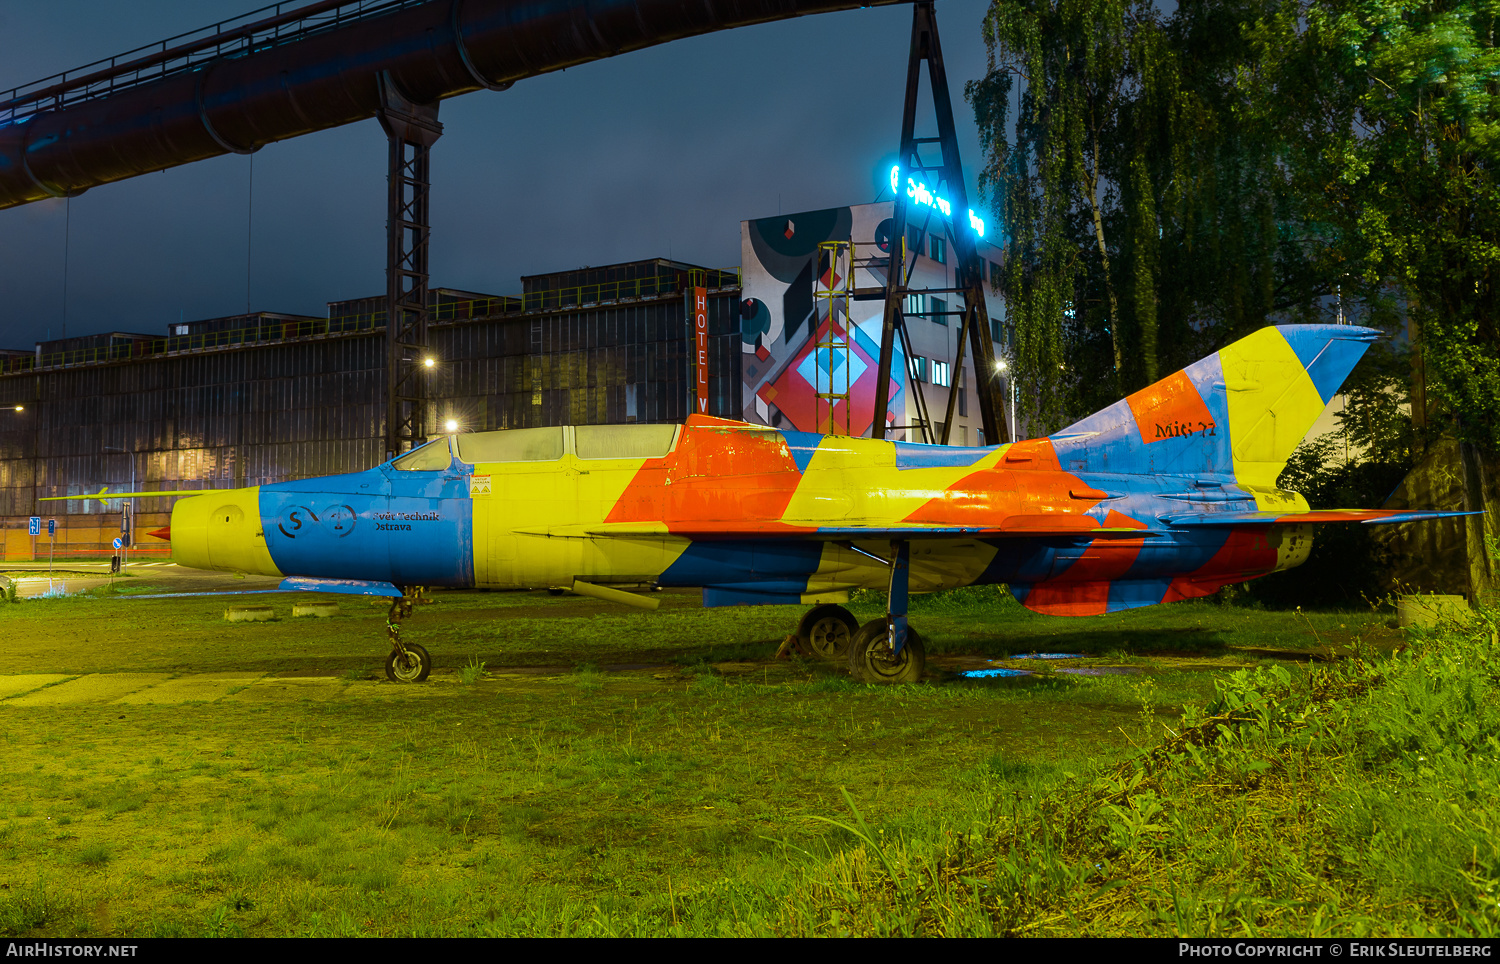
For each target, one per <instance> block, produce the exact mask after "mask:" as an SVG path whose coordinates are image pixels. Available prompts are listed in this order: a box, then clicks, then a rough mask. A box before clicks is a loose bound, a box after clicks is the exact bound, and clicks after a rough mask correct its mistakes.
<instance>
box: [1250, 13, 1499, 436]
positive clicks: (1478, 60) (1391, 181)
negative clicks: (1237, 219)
mask: <svg viewBox="0 0 1500 964" xmlns="http://www.w3.org/2000/svg"><path fill="white" fill-rule="evenodd" d="M1497 15H1500V3H1497V2H1495V0H1359V2H1355V0H1284V2H1283V3H1282V4H1281V5H1280V7H1279V8H1277V9H1275V10H1274V11H1272V12H1271V13H1270V15H1268V16H1266V17H1264V18H1262V19H1261V20H1259V21H1258V22H1256V23H1254V24H1253V25H1251V26H1249V28H1248V30H1247V36H1249V37H1250V40H1251V47H1252V50H1253V52H1254V54H1255V56H1256V57H1257V58H1258V59H1259V60H1260V65H1261V66H1260V67H1259V69H1258V70H1257V71H1256V72H1255V73H1254V75H1253V76H1252V75H1249V74H1247V80H1253V81H1254V83H1255V86H1256V88H1257V89H1256V94H1255V96H1254V98H1253V107H1254V110H1255V111H1256V112H1257V114H1258V115H1259V117H1260V118H1261V119H1262V121H1263V123H1264V124H1265V126H1266V127H1267V129H1269V130H1274V131H1275V132H1276V136H1277V138H1278V139H1279V140H1281V141H1282V142H1283V143H1285V145H1286V148H1287V158H1288V162H1289V163H1288V168H1289V170H1290V171H1291V172H1292V173H1293V176H1294V178H1295V183H1296V187H1297V189H1298V191H1299V193H1301V194H1302V195H1303V196H1305V197H1306V198H1307V199H1308V202H1309V204H1310V205H1312V206H1313V207H1314V209H1315V211H1316V215H1315V216H1316V217H1318V218H1319V219H1321V220H1324V221H1326V223H1328V224H1329V225H1331V226H1332V227H1333V229H1334V231H1335V232H1336V234H1337V237H1338V246H1339V251H1340V254H1341V256H1342V258H1343V259H1344V261H1345V263H1346V264H1347V265H1348V270H1349V271H1350V272H1351V273H1353V274H1357V275H1358V276H1359V277H1360V278H1361V279H1362V280H1363V281H1364V282H1365V283H1366V284H1370V285H1393V286H1395V287H1396V288H1397V289H1399V290H1400V291H1401V292H1402V293H1403V294H1404V295H1405V297H1406V298H1407V300H1408V308H1409V312H1410V315H1411V319H1412V321H1413V322H1414V324H1413V326H1412V327H1413V330H1414V332H1415V333H1416V335H1417V337H1416V338H1415V339H1414V340H1415V341H1416V342H1417V344H1418V348H1419V350H1420V352H1421V359H1422V367H1423V369H1424V370H1425V373H1426V380H1427V388H1428V391H1429V393H1430V394H1431V396H1432V398H1431V401H1435V402H1436V403H1437V404H1438V405H1439V406H1440V407H1441V408H1442V409H1443V410H1445V412H1446V414H1447V416H1448V417H1449V418H1451V419H1452V424H1451V429H1452V430H1453V431H1454V432H1455V433H1456V434H1457V435H1458V436H1459V437H1460V438H1461V439H1462V440H1464V441H1466V442H1470V443H1474V444H1477V445H1480V446H1482V447H1484V448H1485V449H1488V450H1489V451H1491V452H1494V451H1500V330H1497V323H1500V317H1497V315H1500V305H1497V297H1500V183H1497V178H1496V175H1497V169H1496V168H1497V162H1500V53H1497V51H1496V48H1495V27H1496V23H1495V21H1496V18H1497ZM1426 414H1427V413H1426V412H1419V413H1418V415H1419V418H1421V417H1423V416H1425V415H1426Z"/></svg>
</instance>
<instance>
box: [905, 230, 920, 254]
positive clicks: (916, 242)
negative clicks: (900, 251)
mask: <svg viewBox="0 0 1500 964" xmlns="http://www.w3.org/2000/svg"><path fill="white" fill-rule="evenodd" d="M906 253H907V255H908V256H909V257H913V258H915V257H916V256H917V255H919V254H921V253H922V231H921V229H919V228H912V227H908V228H907V229H906Z"/></svg>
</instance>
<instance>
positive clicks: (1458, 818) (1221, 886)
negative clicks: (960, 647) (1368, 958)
mask: <svg viewBox="0 0 1500 964" xmlns="http://www.w3.org/2000/svg"><path fill="white" fill-rule="evenodd" d="M1496 640H1497V637H1496V634H1495V621H1494V618H1493V615H1492V614H1491V615H1485V616H1483V617H1481V618H1480V619H1478V620H1476V622H1475V624H1474V625H1473V626H1472V627H1470V628H1469V629H1465V630H1460V629H1448V630H1446V631H1443V632H1437V633H1429V634H1425V635H1420V636H1418V637H1417V639H1416V640H1415V641H1414V644H1413V646H1412V647H1411V648H1410V649H1409V650H1407V651H1405V652H1402V653H1400V654H1398V655H1395V656H1391V657H1389V658H1376V657H1375V656H1373V655H1372V654H1370V653H1368V652H1366V653H1362V654H1360V655H1359V656H1357V657H1356V658H1355V659H1353V660H1349V661H1345V662H1340V663H1335V664H1330V665H1324V666H1318V667H1315V668H1313V669H1312V671H1311V672H1309V673H1307V674H1293V673H1292V672H1289V671H1288V670H1287V669H1286V668H1284V667H1281V666H1272V667H1268V668H1261V669H1257V670H1254V671H1248V672H1239V673H1235V674H1233V675H1230V676H1228V677H1226V678H1223V679H1221V680H1219V681H1218V683H1217V694H1216V697H1215V699H1213V700H1212V701H1210V702H1209V703H1207V704H1206V705H1203V706H1190V707H1189V708H1188V709H1187V710H1186V711H1185V712H1184V713H1183V714H1182V716H1181V719H1180V720H1179V721H1178V722H1177V723H1176V724H1175V725H1173V726H1170V727H1165V728H1162V729H1161V732H1160V739H1159V741H1157V742H1155V744H1154V745H1152V746H1151V747H1150V748H1149V749H1143V750H1141V751H1139V752H1138V753H1136V754H1135V755H1134V756H1132V757H1131V758H1130V759H1129V760H1127V761H1125V762H1123V763H1121V764H1118V765H1115V766H1110V767H1098V768H1092V769H1090V770H1089V771H1087V772H1084V773H1081V774H1077V775H1075V774H1071V773H1064V774H1061V775H1060V776H1061V779H1060V780H1058V781H1057V782H1055V783H1052V784H1051V785H1048V784H1047V782H1046V781H1042V782H1038V781H1035V780H1030V781H1024V782H1022V783H1020V784H1019V785H1014V786H1009V787H1004V786H1002V787H996V788H994V791H995V792H993V793H992V794H991V795H989V797H988V799H987V801H986V802H985V809H984V812H983V813H982V814H981V813H974V814H971V816H972V817H973V818H974V823H973V825H972V826H971V827H968V828H965V827H964V826H963V824H962V822H955V823H953V824H951V825H950V826H948V827H945V828H943V829H942V830H941V832H940V833H937V834H932V835H927V836H922V837H901V838H897V839H892V838H890V837H886V838H885V839H873V838H872V836H871V834H870V832H869V831H868V829H865V824H864V823H863V821H862V819H861V818H860V816H859V814H858V811H857V808H856V807H855V806H854V804H853V802H852V801H851V802H850V804H849V809H850V811H851V812H853V813H854V819H855V821H856V822H857V823H858V824H859V828H860V829H855V828H852V827H851V828H850V832H851V833H853V834H855V836H857V837H858V838H859V840H860V846H858V847H856V848H854V849H852V850H849V851H847V852H844V853H841V854H838V855H836V856H834V857H833V858H831V859H830V860H829V861H827V862H826V863H825V864H824V865H823V866H821V867H819V868H817V869H816V870H815V871H812V872H810V873H809V875H808V881H807V883H806V884H804V885H803V886H802V887H801V888H800V889H799V892H798V893H797V895H796V896H795V897H792V898H791V899H787V900H784V901H781V902H776V903H774V904H769V903H768V904H767V905H765V916H764V917H762V918H760V919H759V921H758V923H757V926H760V927H764V928H766V929H767V930H768V931H771V932H775V933H781V934H857V935H881V934H925V935H964V934H969V935H974V934H995V935H1027V936H1046V935H1063V934H1067V935H1075V936H1076V935H1093V936H1107V935H1156V936H1168V935H1176V936H1200V937H1202V936H1219V937H1228V936H1417V937H1423V936H1473V937H1489V938H1493V937H1496V936H1500V815H1497V811H1496V801H1497V799H1500V699H1497V696H1500V670H1497V669H1496V666H1497V664H1496V657H1497V655H1500V653H1497V649H1500V646H1497V641H1496ZM1150 701H1151V696H1150V694H1149V693H1147V694H1143V712H1144V714H1145V719H1146V721H1147V722H1152V721H1154V719H1155V714H1154V712H1152V707H1151V702H1150ZM1153 728H1156V727H1153Z"/></svg>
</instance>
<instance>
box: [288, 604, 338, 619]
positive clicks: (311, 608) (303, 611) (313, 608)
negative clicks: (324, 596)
mask: <svg viewBox="0 0 1500 964" xmlns="http://www.w3.org/2000/svg"><path fill="white" fill-rule="evenodd" d="M338 614H339V604H338V603H336V602H305V603H296V604H294V605H293V606H292V617H293V618H294V619H295V618H297V617H300V616H313V617H316V618H318V619H326V618H328V617H329V616H337V615H338Z"/></svg>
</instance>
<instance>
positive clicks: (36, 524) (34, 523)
mask: <svg viewBox="0 0 1500 964" xmlns="http://www.w3.org/2000/svg"><path fill="white" fill-rule="evenodd" d="M26 531H27V532H29V533H30V534H31V558H32V560H33V561H35V560H36V537H37V536H39V535H41V534H42V517H41V516H39V515H34V516H32V517H31V524H30V525H28V526H27V527H26Z"/></svg>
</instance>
